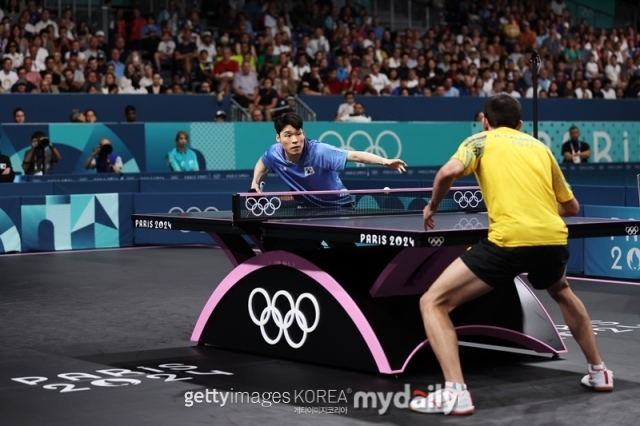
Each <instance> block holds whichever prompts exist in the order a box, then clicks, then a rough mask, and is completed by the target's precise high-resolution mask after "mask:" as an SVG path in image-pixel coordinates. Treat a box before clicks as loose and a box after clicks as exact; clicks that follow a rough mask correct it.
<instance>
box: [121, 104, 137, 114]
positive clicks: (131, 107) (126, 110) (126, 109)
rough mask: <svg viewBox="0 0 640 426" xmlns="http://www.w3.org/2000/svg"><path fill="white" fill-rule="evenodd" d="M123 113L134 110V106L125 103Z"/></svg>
mask: <svg viewBox="0 0 640 426" xmlns="http://www.w3.org/2000/svg"><path fill="white" fill-rule="evenodd" d="M124 112H125V114H128V113H129V112H136V107H134V106H133V105H127V107H126V108H125V109H124Z"/></svg>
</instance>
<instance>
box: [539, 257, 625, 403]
mask: <svg viewBox="0 0 640 426" xmlns="http://www.w3.org/2000/svg"><path fill="white" fill-rule="evenodd" d="M527 254H528V256H529V258H530V259H532V261H531V263H530V265H531V270H530V271H529V277H528V278H529V281H530V282H531V284H532V285H533V287H534V288H535V289H538V290H544V289H546V290H547V292H548V293H549V295H550V296H551V297H552V298H553V300H555V301H556V303H558V306H559V307H560V310H561V311H562V316H563V318H564V320H565V322H566V324H567V326H568V327H569V330H571V334H572V335H573V337H574V338H575V339H576V342H577V343H578V345H579V346H580V349H582V352H583V353H584V355H585V357H586V359H587V375H586V376H584V377H583V379H582V384H583V385H584V386H588V387H590V388H593V389H595V390H597V391H611V390H613V373H612V372H611V371H610V370H608V369H607V368H606V367H605V365H604V363H603V362H602V358H601V357H600V353H599V351H598V347H597V345H596V338H595V335H594V334H593V327H592V326H591V319H590V318H589V313H588V312H587V309H586V308H585V306H584V304H583V303H582V301H581V300H580V299H579V298H578V296H576V294H575V293H574V292H573V291H572V290H571V287H569V282H568V281H567V277H566V270H567V262H568V260H569V250H568V247H567V246H543V247H535V248H531V249H530V251H528V252H527ZM549 283H552V284H551V285H549Z"/></svg>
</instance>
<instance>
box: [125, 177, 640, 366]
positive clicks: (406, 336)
mask: <svg viewBox="0 0 640 426" xmlns="http://www.w3.org/2000/svg"><path fill="white" fill-rule="evenodd" d="M430 196H431V189H429V188H419V189H394V190H356V191H348V192H347V193H345V191H341V192H340V193H339V194H338V193H337V192H336V191H312V192H306V193H299V192H297V193H293V192H282V193H260V194H256V193H241V194H234V195H233V196H232V203H233V204H232V205H233V207H232V210H231V211H220V212H218V211H214V212H202V213H201V212H198V213H195V212H192V213H171V214H134V215H132V220H133V224H134V226H135V227H136V228H145V229H157V230H165V231H167V230H172V231H178V230H182V231H201V232H205V233H207V234H208V235H210V236H211V238H212V239H213V240H214V241H215V242H216V243H217V244H218V245H219V246H220V247H221V248H222V250H224V252H225V254H226V255H227V257H228V259H229V260H230V262H231V263H232V265H233V267H234V268H233V270H232V271H231V272H230V273H229V274H228V275H227V276H226V277H225V278H224V279H223V280H222V281H221V282H220V283H219V285H218V286H217V287H216V288H215V290H214V291H213V293H212V295H211V297H210V298H209V299H208V301H206V303H205V306H204V308H203V309H202V311H201V313H200V316H199V319H198V321H197V323H196V325H195V327H194V330H193V333H192V336H191V340H192V341H194V342H197V343H198V344H199V345H210V346H216V347H219V348H225V349H231V350H240V351H246V352H252V353H256V354H261V355H265V356H270V357H275V358H280V359H291V360H297V361H303V362H310V363H317V364H324V365H330V366H335V367H341V368H348V369H355V370H362V371H370V372H375V373H380V374H399V373H402V372H404V371H405V369H406V368H407V366H408V364H409V362H410V361H411V359H412V358H413V357H414V355H415V354H416V353H417V352H418V351H420V350H421V349H422V348H424V347H426V346H427V345H428V342H427V340H426V334H425V331H424V328H423V323H422V319H421V316H420V310H419V299H420V296H421V295H422V294H424V293H425V292H426V291H427V290H428V288H429V286H430V285H431V284H432V283H433V282H434V281H435V279H436V278H437V277H438V276H439V275H440V273H441V272H442V271H444V269H445V268H446V267H447V266H448V265H449V264H451V262H453V261H454V260H455V259H456V258H457V257H458V256H459V255H460V254H462V253H463V252H464V251H465V250H466V249H467V248H468V247H469V246H470V245H472V244H474V243H476V242H477V241H478V240H480V239H481V238H484V237H486V236H487V232H488V217H487V214H486V206H485V205H484V200H483V196H482V192H481V191H480V189H479V188H478V187H454V188H452V189H451V191H449V193H448V194H447V196H446V198H445V199H444V200H443V202H442V203H441V206H440V212H439V213H438V214H437V215H436V216H435V224H436V225H435V228H434V229H429V230H425V229H424V225H423V220H422V209H423V208H424V206H425V205H426V204H427V203H428V202H429V200H430ZM335 203H338V204H335ZM319 204H321V205H319ZM565 223H566V224H567V227H568V230H569V237H570V238H591V237H609V236H620V235H635V234H636V233H637V232H638V227H639V225H640V222H638V221H634V220H617V219H601V218H585V217H571V218H565ZM451 317H452V321H453V323H454V326H455V328H456V332H457V334H458V336H459V339H460V340H461V341H466V342H470V343H481V344H485V345H492V346H498V347H508V348H518V349H528V350H532V351H535V352H538V353H542V354H552V355H554V356H557V355H558V354H560V353H564V352H566V351H567V348H566V346H565V345H564V343H563V340H562V338H561V337H560V335H559V334H558V332H557V331H556V328H555V325H554V324H553V322H552V320H551V318H550V317H549V315H548V313H547V311H546V310H545V308H544V306H542V304H541V303H540V301H539V300H538V298H537V297H536V296H535V294H534V293H533V291H532V290H531V289H530V288H529V286H528V285H527V284H526V283H525V282H524V281H523V280H522V279H520V278H519V277H518V278H515V279H514V285H513V286H509V287H504V288H499V289H496V290H494V291H491V292H489V293H488V294H486V295H484V296H482V297H480V298H479V299H476V300H474V301H471V302H469V303H466V304H465V305H463V306H460V307H459V308H457V309H455V310H454V311H453V312H452V314H451Z"/></svg>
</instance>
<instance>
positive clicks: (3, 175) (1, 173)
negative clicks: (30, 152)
mask: <svg viewBox="0 0 640 426" xmlns="http://www.w3.org/2000/svg"><path fill="white" fill-rule="evenodd" d="M15 178H16V173H15V171H14V170H13V166H11V158H9V157H8V156H6V155H4V154H2V153H1V152H0V183H7V182H13V181H14V180H15Z"/></svg>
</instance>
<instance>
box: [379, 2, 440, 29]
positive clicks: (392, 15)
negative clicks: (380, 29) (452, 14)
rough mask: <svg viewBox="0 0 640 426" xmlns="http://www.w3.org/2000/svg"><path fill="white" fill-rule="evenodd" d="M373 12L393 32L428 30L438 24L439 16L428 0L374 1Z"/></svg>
mask: <svg viewBox="0 0 640 426" xmlns="http://www.w3.org/2000/svg"><path fill="white" fill-rule="evenodd" d="M372 12H373V16H378V17H379V18H380V20H381V22H382V24H383V25H387V26H389V27H390V29H391V31H396V30H403V29H406V28H415V29H428V28H431V27H432V26H434V25H435V24H436V23H437V21H438V16H439V13H438V11H437V10H436V9H434V8H433V6H432V5H431V1H428V0H406V1H401V0H373V1H372Z"/></svg>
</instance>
